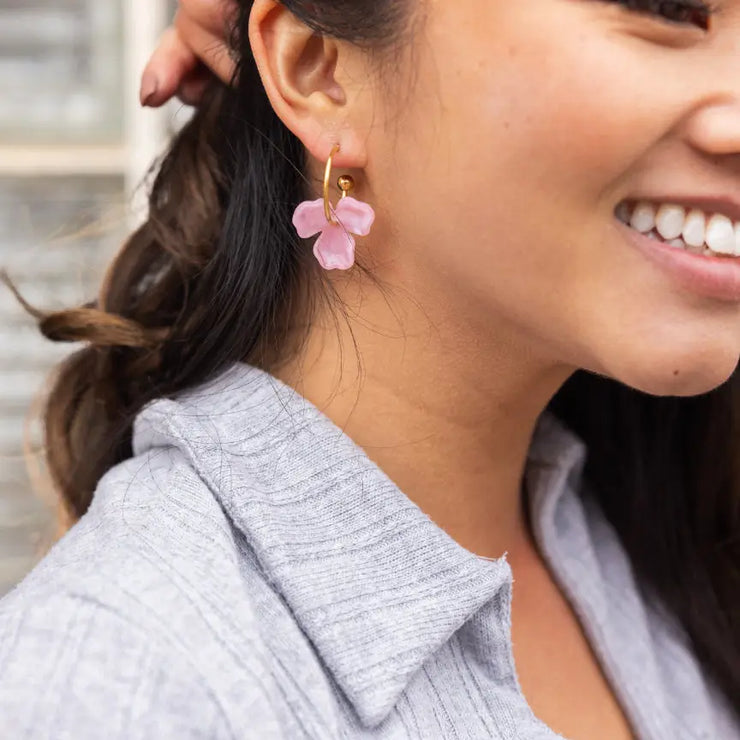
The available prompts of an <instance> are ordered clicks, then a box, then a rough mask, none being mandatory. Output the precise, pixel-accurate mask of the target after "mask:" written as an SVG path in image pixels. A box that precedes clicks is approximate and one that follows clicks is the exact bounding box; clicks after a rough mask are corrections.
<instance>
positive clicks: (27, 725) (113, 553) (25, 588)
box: [0, 448, 280, 738]
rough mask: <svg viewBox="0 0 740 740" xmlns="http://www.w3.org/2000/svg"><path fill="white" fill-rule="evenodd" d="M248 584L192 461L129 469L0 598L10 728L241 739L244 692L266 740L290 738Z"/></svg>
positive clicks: (167, 451) (166, 456) (102, 487)
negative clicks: (238, 716)
mask: <svg viewBox="0 0 740 740" xmlns="http://www.w3.org/2000/svg"><path fill="white" fill-rule="evenodd" d="M240 590H242V591H243V590H244V588H243V581H242V579H241V577H240V558H239V551H238V548H237V546H236V543H235V541H234V535H233V532H232V529H231V527H230V526H229V523H228V520H227V518H226V516H225V515H224V514H223V512H222V511H221V509H220V508H219V506H218V503H217V501H216V500H215V499H214V497H213V496H212V495H211V494H210V492H209V490H208V487H207V486H206V485H205V484H204V483H203V482H202V481H201V480H200V479H199V478H198V476H197V474H196V473H195V472H194V471H193V470H192V468H191V467H190V466H189V465H188V464H187V462H186V461H185V460H184V458H182V456H181V455H180V453H179V452H178V451H177V450H176V449H173V448H156V449H152V450H150V451H148V452H147V453H145V454H143V455H140V456H138V457H135V458H132V459H131V460H128V461H126V462H125V463H122V464H121V465H119V466H116V467H115V468H114V469H112V470H111V471H109V473H108V474H107V475H106V476H105V477H104V478H103V479H102V480H101V482H100V484H99V486H98V489H97V491H96V495H95V499H94V503H93V505H92V506H91V507H90V509H89V511H88V512H87V513H86V514H85V516H84V517H82V518H81V520H80V521H79V522H77V524H75V525H74V527H72V528H71V529H70V531H69V532H67V534H66V535H65V536H64V537H63V538H62V539H61V540H60V541H59V542H58V543H56V545H54V547H53V548H52V549H51V550H50V551H49V553H48V554H47V555H46V556H45V557H44V558H43V559H42V560H41V562H40V563H39V564H38V565H37V566H36V567H35V568H34V569H33V570H32V571H31V573H29V574H28V575H27V577H26V578H25V579H24V580H23V581H22V582H21V583H20V584H19V585H18V586H17V587H16V588H15V589H13V591H11V592H10V593H9V594H8V595H7V596H6V597H5V598H3V599H2V600H0V717H2V718H3V720H2V726H3V732H4V733H7V732H10V734H9V735H8V736H9V737H10V736H12V737H14V738H37V737H39V738H41V737H49V738H52V737H53V738H57V737H59V738H61V737H75V738H88V737H89V738H93V737H99V736H100V727H101V726H105V727H106V728H108V730H107V731H106V737H111V738H119V737H120V738H134V737H153V736H159V737H162V736H163V735H162V730H163V729H164V732H165V735H164V736H166V737H170V736H171V737H178V738H180V737H182V738H188V737H208V738H211V737H213V738H221V737H238V736H239V734H238V730H237V729H235V728H234V727H230V726H229V722H230V721H233V712H232V711H231V708H230V706H229V704H230V702H232V701H233V699H234V697H233V696H232V695H231V694H230V692H231V691H232V690H233V687H234V686H236V685H237V684H238V686H239V691H240V695H241V701H242V702H243V703H244V705H245V706H247V707H249V708H250V715H251V717H252V719H253V722H254V723H255V724H254V725H253V726H254V727H255V729H257V728H259V730H260V736H261V737H268V738H269V737H279V736H280V735H279V733H278V726H277V720H276V718H275V715H274V712H273V708H272V704H271V699H272V695H273V691H272V689H271V686H270V678H269V670H268V666H267V660H266V656H265V649H264V646H263V645H262V643H261V639H260V628H259V625H258V618H257V615H256V614H255V610H254V608H253V605H252V603H251V601H250V599H249V598H247V596H246V594H239V593H238V592H239V591H240ZM227 594H229V595H230V596H231V597H233V598H229V597H227ZM231 633H234V634H237V633H238V634H240V635H241V636H242V641H241V642H240V644H239V645H238V646H233V647H231V648H230V647H229V646H228V645H224V644H223V643H224V640H221V639H220V638H219V636H220V635H228V634H231ZM11 730H12V731H11Z"/></svg>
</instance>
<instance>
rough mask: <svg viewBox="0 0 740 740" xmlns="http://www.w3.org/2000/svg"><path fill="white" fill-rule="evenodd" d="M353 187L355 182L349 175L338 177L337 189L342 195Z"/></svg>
mask: <svg viewBox="0 0 740 740" xmlns="http://www.w3.org/2000/svg"><path fill="white" fill-rule="evenodd" d="M354 186H355V181H354V180H353V179H352V176H351V175H340V176H339V179H338V180H337V187H338V188H339V189H340V190H341V191H342V195H345V194H346V193H349V192H350V191H351V190H352V188H354Z"/></svg>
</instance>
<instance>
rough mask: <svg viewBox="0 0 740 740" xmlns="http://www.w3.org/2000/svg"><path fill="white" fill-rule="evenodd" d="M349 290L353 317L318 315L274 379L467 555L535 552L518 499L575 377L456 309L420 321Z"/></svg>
mask: <svg viewBox="0 0 740 740" xmlns="http://www.w3.org/2000/svg"><path fill="white" fill-rule="evenodd" d="M351 284H352V283H351V281H349V280H348V281H347V282H346V283H344V284H342V285H341V291H340V294H341V295H342V300H343V302H344V304H345V305H346V306H347V307H348V309H349V310H348V314H347V316H348V318H347V321H345V320H344V317H343V316H340V318H339V320H338V321H335V320H334V319H333V318H331V316H330V315H329V313H324V314H322V315H320V316H319V317H317V319H318V320H316V321H314V322H312V328H311V330H310V333H309V334H308V337H307V341H306V342H305V344H304V345H303V346H302V349H301V351H300V353H299V354H298V355H297V356H296V357H295V358H293V359H291V360H290V362H288V363H287V364H284V365H282V366H280V367H278V368H271V369H270V371H271V372H272V373H273V374H274V375H276V376H277V377H278V378H279V379H280V380H282V381H283V382H285V383H287V384H288V385H290V386H291V387H293V388H294V389H295V390H296V391H297V392H299V393H300V394H301V395H302V396H304V397H305V398H307V399H308V400H309V401H311V402H312V403H313V404H314V405H315V406H317V407H318V408H319V409H320V410H321V411H322V412H323V413H324V414H326V415H327V416H328V417H329V418H330V419H331V420H332V421H333V422H334V423H335V424H336V425H337V426H339V427H340V428H341V429H343V430H344V432H345V433H346V434H348V435H349V436H350V437H351V438H352V439H353V440H354V441H355V442H356V443H357V444H358V445H360V446H361V447H362V448H363V449H364V451H365V452H366V454H367V455H368V457H370V459H372V460H373V461H374V462H375V463H376V464H377V465H378V466H379V467H380V468H381V469H382V470H383V471H384V472H385V473H386V475H388V477H389V478H391V479H392V480H393V481H394V482H395V483H396V485H398V487H399V488H400V489H401V490H402V491H403V492H404V494H405V495H406V496H408V497H409V498H410V499H411V500H412V501H414V503H416V504H417V505H418V506H419V507H420V508H421V509H422V510H423V511H424V512H425V513H426V514H427V515H428V516H429V517H430V518H431V519H432V520H433V521H435V522H436V523H437V524H438V525H439V526H440V527H441V528H443V529H444V530H445V531H446V532H447V533H448V534H449V535H450V536H451V537H453V538H454V539H455V540H457V542H458V543H460V544H461V545H462V546H463V547H466V548H467V549H468V550H470V551H471V552H473V553H475V554H477V555H480V556H483V557H500V556H501V555H502V554H503V553H504V552H505V551H506V552H509V553H510V554H512V555H514V556H515V555H516V553H517V552H520V551H522V550H523V549H526V548H527V547H528V546H531V535H530V533H529V531H528V529H527V526H526V516H525V511H524V506H523V497H522V495H521V494H522V479H523V472H524V466H525V462H526V457H527V451H528V449H529V444H530V440H531V437H532V433H533V431H534V427H535V424H536V422H537V417H538V416H539V414H540V413H541V412H542V410H543V409H544V407H545V406H546V405H547V403H548V401H549V400H550V398H551V397H552V395H553V394H554V393H555V392H556V391H557V389H558V388H559V387H560V385H561V384H562V383H563V382H564V381H565V379H566V378H567V376H568V375H569V374H570V372H572V369H570V368H565V367H564V366H562V365H558V364H555V363H547V362H545V361H544V360H542V359H538V358H536V357H535V356H534V355H533V353H532V350H531V347H529V348H525V347H522V346H520V342H521V339H517V338H516V336H515V333H514V332H513V331H512V330H511V329H508V328H507V327H505V326H503V325H501V324H499V325H496V326H494V325H493V324H492V323H491V322H488V321H486V323H485V325H481V324H480V322H478V323H476V322H473V321H468V320H465V319H464V318H462V316H463V314H461V313H460V312H459V311H456V312H455V315H454V316H450V315H445V312H444V311H439V312H438V313H437V315H435V316H431V315H430V313H429V310H428V308H427V307H425V311H424V314H423V316H422V315H421V314H420V312H418V311H414V310H413V309H412V308H411V307H410V306H404V307H403V308H404V309H405V310H403V309H401V308H400V307H399V304H398V303H396V304H394V305H392V306H391V305H389V301H388V300H387V296H386V295H381V294H380V293H379V292H377V291H370V290H369V289H368V288H367V286H363V287H362V288H360V287H357V288H354V289H353V288H351V287H350V285H351ZM354 285H356V282H355V283H354ZM359 293H362V295H361V299H362V300H360V295H358V294H359ZM435 305H441V306H444V305H447V304H446V303H445V302H444V301H441V302H438V303H436V304H435ZM472 315H475V314H474V313H473V314H472ZM478 315H480V312H478Z"/></svg>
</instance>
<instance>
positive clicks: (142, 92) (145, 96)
mask: <svg viewBox="0 0 740 740" xmlns="http://www.w3.org/2000/svg"><path fill="white" fill-rule="evenodd" d="M158 87H159V83H158V82H157V78H156V76H155V75H154V73H153V72H151V71H150V70H146V71H145V72H144V74H143V75H142V76H141V88H140V89H139V102H140V103H141V104H142V105H149V104H150V103H151V102H152V99H153V98H154V96H155V94H156V93H157V89H158Z"/></svg>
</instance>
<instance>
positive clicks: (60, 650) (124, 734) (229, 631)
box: [0, 364, 740, 740]
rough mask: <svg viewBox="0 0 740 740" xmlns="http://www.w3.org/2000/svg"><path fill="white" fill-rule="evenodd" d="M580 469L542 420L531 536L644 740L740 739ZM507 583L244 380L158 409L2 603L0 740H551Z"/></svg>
mask: <svg viewBox="0 0 740 740" xmlns="http://www.w3.org/2000/svg"><path fill="white" fill-rule="evenodd" d="M585 453H586V449H585V445H584V443H583V441H582V440H580V439H579V438H578V437H576V436H575V435H574V434H573V432H572V431H571V430H569V429H568V428H566V427H565V425H564V424H563V423H562V422H560V421H559V420H558V419H557V418H555V417H554V416H553V415H552V414H551V413H550V412H547V411H546V412H545V413H544V414H543V415H542V416H541V417H540V419H539V422H538V426H537V429H536V433H535V436H534V439H533V441H532V445H531V448H530V453H529V458H528V461H527V467H526V472H525V475H526V485H527V488H528V490H529V492H530V505H531V514H532V521H533V527H534V533H535V536H536V539H537V541H538V543H539V544H540V546H541V548H542V550H543V553H544V555H545V557H546V558H547V560H548V562H549V564H550V565H551V567H552V568H553V571H554V573H555V576H556V577H557V579H558V581H559V582H560V584H561V585H562V588H563V590H564V592H565V594H566V596H567V598H568V599H569V600H570V602H571V603H572V604H573V607H574V609H575V611H576V612H577V614H578V616H579V618H580V619H581V620H582V623H583V626H584V629H585V632H586V634H587V636H588V639H589V640H590V642H591V644H592V645H593V647H594V650H595V652H596V655H597V656H598V659H599V660H600V662H601V664H602V665H603V668H604V671H605V673H606V675H607V677H608V679H609V680H610V682H611V684H612V686H613V688H614V691H615V692H616V694H617V696H618V698H619V700H620V702H621V703H622V705H623V707H624V710H625V712H626V713H627V716H628V717H629V719H630V721H631V723H632V724H633V726H634V729H635V733H636V735H637V737H639V738H644V739H645V740H648V739H649V740H683V739H685V740H692V739H693V740H696V739H698V738H705V739H707V740H732V739H737V738H740V727H738V725H737V724H735V720H734V719H733V718H732V717H731V712H730V709H729V707H728V706H727V704H726V703H725V702H724V701H723V700H722V699H721V697H720V695H719V694H718V692H716V691H715V690H714V689H713V687H712V685H711V684H710V682H709V681H708V680H707V679H706V678H705V677H704V676H703V675H702V671H701V670H700V668H699V666H698V664H697V661H696V660H695V658H694V657H693V655H692V653H691V652H690V650H689V649H688V648H687V646H686V643H685V640H684V639H683V638H682V634H681V632H680V630H678V629H677V628H676V627H675V625H673V624H672V623H670V622H668V621H666V620H665V619H664V618H660V617H659V616H658V615H657V612H655V611H654V610H653V609H652V608H651V605H650V604H649V603H645V601H643V600H641V597H640V595H639V593H638V590H637V589H636V587H635V582H634V580H633V576H632V573H631V570H630V565H629V562H628V561H627V559H626V558H625V555H624V552H623V550H622V549H621V547H620V545H619V543H618V541H617V539H616V537H615V534H614V532H613V530H612V528H611V527H610V526H609V524H608V523H607V522H606V521H605V519H604V518H603V516H602V514H601V512H600V510H599V509H598V507H597V506H596V504H595V503H594V502H593V501H592V500H591V499H590V498H589V497H588V496H587V495H586V493H585V492H584V493H583V494H582V495H579V494H578V493H577V491H578V489H579V488H580V486H581V472H582V467H583V463H584V460H585ZM512 583H513V581H512V573H511V570H510V567H509V564H508V563H507V561H506V558H505V557H504V556H502V557H501V558H497V559H487V558H483V557H479V556H476V555H474V554H473V553H471V552H469V551H468V550H466V549H465V548H463V547H462V546H460V545H459V544H458V543H457V542H455V540H453V539H452V538H451V537H450V536H448V535H447V534H446V533H445V532H444V531H443V530H442V529H441V528H440V527H438V526H437V525H436V524H435V523H434V522H433V521H432V520H431V519H429V517H427V516H426V515H425V514H424V513H423V512H422V511H421V509H419V508H418V507H417V506H416V505H415V504H414V503H413V502H412V501H410V500H409V499H408V498H407V497H406V496H405V495H404V494H403V493H402V492H401V491H400V490H399V489H398V487H397V486H396V485H395V484H394V483H393V482H392V481H391V480H390V479H389V478H388V477H387V476H386V475H385V474H384V473H383V472H382V471H381V469H380V468H379V467H377V466H376V465H375V464H374V463H373V462H372V461H371V460H370V459H369V458H368V457H367V455H366V454H365V453H364V452H363V450H362V449H361V448H360V447H358V446H357V445H356V444H355V443H354V442H353V441H352V440H351V439H350V438H349V437H348V436H347V435H345V434H344V433H343V432H342V431H341V430H340V429H339V428H338V427H337V426H335V425H334V424H333V423H332V422H331V421H330V420H329V419H328V417H326V416H325V415H323V414H322V413H321V412H320V411H319V410H318V409H317V408H316V407H315V406H313V405H312V404H311V403H309V402H308V401H307V400H306V399H305V398H303V397H302V396H300V395H299V394H297V393H296V392H295V391H293V390H292V389H291V388H289V387H288V386H286V385H284V384H282V383H281V382H280V381H278V380H277V379H276V378H273V377H272V376H271V375H268V374H267V373H265V372H264V371H262V370H259V369H257V368H255V367H251V366H249V365H244V364H237V365H235V366H233V367H232V368H231V369H230V370H229V371H227V372H226V373H224V374H222V375H221V376H220V377H218V378H216V379H215V380H213V381H211V382H209V383H208V384H206V385H203V386H201V387H200V388H198V389H196V390H195V391H191V392H189V393H187V394H185V395H183V396H181V397H180V398H179V399H178V400H177V401H171V400H160V401H156V402H154V403H153V404H150V405H149V406H148V407H147V408H146V409H145V410H144V411H143V412H142V413H141V414H140V415H139V417H138V418H137V421H136V425H135V432H134V457H133V458H131V459H130V460H128V461H126V462H124V463H122V464H120V465H118V466H116V467H115V468H113V469H112V470H110V471H109V472H108V473H107V474H106V476H105V477H104V478H103V480H102V481H101V483H100V485H99V486H98V489H97V492H96V494H95V498H94V501H93V504H92V506H91V508H90V510H89V511H88V513H87V514H86V515H85V516H84V517H83V518H82V519H81V521H80V522H78V523H77V524H76V525H75V526H74V527H73V528H72V529H71V531H70V532H68V533H67V534H66V535H65V536H64V537H63V538H62V540H61V541H60V542H59V543H58V544H57V545H55V547H54V548H53V549H52V551H51V552H50V553H49V554H48V555H47V556H46V557H45V558H44V559H43V560H42V561H41V562H40V563H39V565H37V566H36V568H34V570H32V571H31V573H30V574H29V575H28V576H27V577H26V578H25V579H24V580H23V581H22V582H21V584H20V585H19V586H17V587H16V588H15V589H14V590H13V591H11V592H10V593H9V594H8V595H7V596H6V597H5V598H4V599H2V600H1V601H0V737H2V738H8V739H9V740H22V739H23V738H34V740H35V739H36V738H39V739H40V738H49V739H50V740H64V739H65V738H69V739H70V740H72V739H73V740H98V739H104V740H107V739H109V738H110V739H116V740H117V739H120V740H137V739H139V738H153V739H156V740H166V739H168V738H172V739H173V740H184V739H185V738H213V739H214V740H221V739H225V738H255V739H258V740H268V739H269V738H287V739H289V740H300V739H301V738H313V739H320V740H332V739H333V738H399V739H400V738H417V739H423V740H429V739H430V738H460V739H464V738H524V739H526V740H530V739H532V740H533V739H535V738H538V739H541V740H553V739H554V738H556V737H559V736H558V735H556V733H554V732H553V731H552V730H551V729H549V728H548V727H547V726H546V725H545V724H544V723H542V722H541V721H539V720H538V719H537V718H536V717H535V716H534V715H533V713H532V711H531V709H530V708H529V706H528V704H527V702H526V700H525V698H524V696H523V694H522V691H521V688H520V686H519V683H518V680H517V675H516V671H515V667H514V664H513V660H512V644H511V634H510V606H511V597H512ZM514 593H516V588H515V587H514ZM546 669H547V668H546V666H543V670H546ZM552 680H553V681H557V680H558V676H557V675H556V674H555V673H553V675H552Z"/></svg>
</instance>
